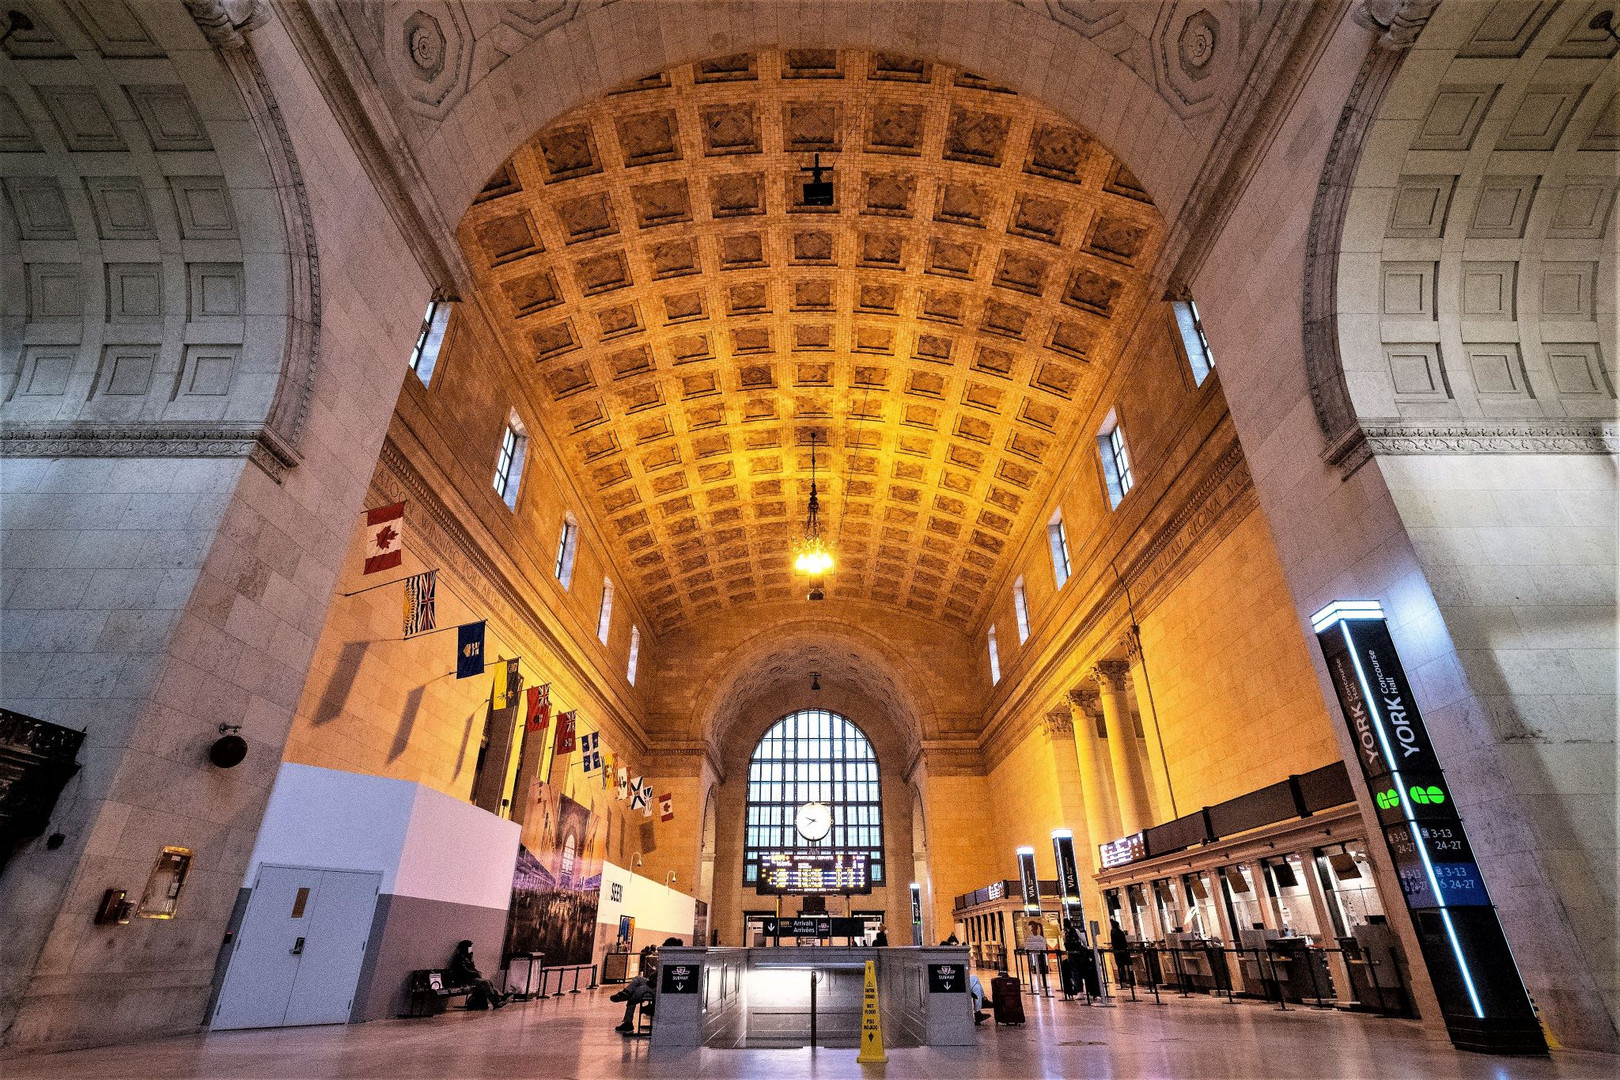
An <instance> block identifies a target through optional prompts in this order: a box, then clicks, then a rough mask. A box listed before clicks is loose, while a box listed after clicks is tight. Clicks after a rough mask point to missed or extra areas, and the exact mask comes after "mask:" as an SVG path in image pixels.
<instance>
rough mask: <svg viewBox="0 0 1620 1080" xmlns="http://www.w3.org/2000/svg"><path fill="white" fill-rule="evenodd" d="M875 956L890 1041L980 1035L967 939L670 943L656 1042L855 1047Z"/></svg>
mask: <svg viewBox="0 0 1620 1080" xmlns="http://www.w3.org/2000/svg"><path fill="white" fill-rule="evenodd" d="M868 960H874V961H876V966H877V978H878V1002H879V1006H880V1010H881V1015H882V1017H883V1042H884V1045H885V1046H893V1047H905V1046H962V1045H965V1044H967V1043H971V1042H972V1041H973V1002H972V998H971V997H970V996H969V993H968V982H967V979H968V950H967V947H966V946H961V945H940V946H924V947H916V946H904V947H897V948H884V949H873V948H864V947H838V946H821V947H816V946H784V947H780V948H770V947H764V948H747V949H735V948H709V949H703V948H676V947H675V946H667V947H665V948H663V949H660V950H659V951H658V973H659V974H658V991H657V993H658V1003H657V1006H656V1008H655V1009H654V1012H653V1030H652V1044H653V1046H655V1047H660V1046H709V1047H723V1048H737V1047H798V1046H811V1045H815V1046H827V1047H855V1046H858V1045H859V1043H860V1031H861V1028H860V1025H861V995H862V992H863V989H864V985H865V972H866V961H868Z"/></svg>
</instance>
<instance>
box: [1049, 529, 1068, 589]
mask: <svg viewBox="0 0 1620 1080" xmlns="http://www.w3.org/2000/svg"><path fill="white" fill-rule="evenodd" d="M1046 542H1047V543H1048V544H1050V545H1051V546H1052V576H1053V577H1054V578H1056V579H1057V587H1058V588H1060V589H1061V588H1063V583H1064V582H1065V581H1068V580H1069V535H1068V533H1066V532H1064V531H1063V511H1061V510H1059V511H1058V512H1057V513H1056V514H1054V515H1052V520H1051V521H1050V522H1048V523H1047V526H1046Z"/></svg>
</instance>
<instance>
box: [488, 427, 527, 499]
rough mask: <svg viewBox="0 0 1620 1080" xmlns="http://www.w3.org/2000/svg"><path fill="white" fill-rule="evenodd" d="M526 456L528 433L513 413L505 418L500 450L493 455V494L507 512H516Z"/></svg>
mask: <svg viewBox="0 0 1620 1080" xmlns="http://www.w3.org/2000/svg"><path fill="white" fill-rule="evenodd" d="M528 456H529V433H528V431H527V430H525V428H524V427H523V421H522V420H520V419H518V415H517V413H516V412H515V411H514V412H513V413H512V414H511V415H510V416H508V417H507V418H506V427H505V429H504V430H503V431H502V432H501V448H500V449H499V450H498V451H496V454H495V482H494V486H495V494H496V495H497V496H498V497H499V498H500V500H501V502H503V503H505V504H506V508H507V509H508V510H513V511H515V510H517V501H518V493H519V492H520V491H521V490H522V487H523V466H524V464H525V462H527V460H528Z"/></svg>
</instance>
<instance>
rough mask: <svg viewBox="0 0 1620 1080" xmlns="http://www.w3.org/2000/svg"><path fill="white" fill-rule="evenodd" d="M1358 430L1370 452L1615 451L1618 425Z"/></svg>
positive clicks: (1375, 424)
mask: <svg viewBox="0 0 1620 1080" xmlns="http://www.w3.org/2000/svg"><path fill="white" fill-rule="evenodd" d="M1361 429H1362V431H1363V432H1364V433H1365V437H1366V443H1367V447H1368V450H1369V451H1370V452H1371V453H1374V454H1614V453H1620V423H1616V422H1615V421H1613V420H1495V421H1492V420H1469V421H1466V422H1463V423H1423V422H1415V423H1414V422H1411V421H1405V420H1394V421H1390V422H1387V423H1384V422H1379V421H1374V420H1363V421H1362V422H1361Z"/></svg>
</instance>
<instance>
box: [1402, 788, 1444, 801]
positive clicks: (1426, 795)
mask: <svg viewBox="0 0 1620 1080" xmlns="http://www.w3.org/2000/svg"><path fill="white" fill-rule="evenodd" d="M1407 794H1409V795H1411V796H1412V801H1413V802H1415V803H1421V804H1422V805H1424V806H1439V805H1440V804H1441V803H1443V802H1445V801H1446V793H1445V792H1443V791H1441V790H1440V789H1439V788H1437V787H1424V786H1423V785H1422V784H1414V785H1412V787H1410V788H1408V789H1407Z"/></svg>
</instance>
